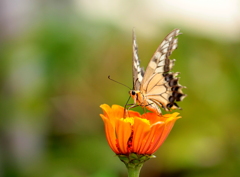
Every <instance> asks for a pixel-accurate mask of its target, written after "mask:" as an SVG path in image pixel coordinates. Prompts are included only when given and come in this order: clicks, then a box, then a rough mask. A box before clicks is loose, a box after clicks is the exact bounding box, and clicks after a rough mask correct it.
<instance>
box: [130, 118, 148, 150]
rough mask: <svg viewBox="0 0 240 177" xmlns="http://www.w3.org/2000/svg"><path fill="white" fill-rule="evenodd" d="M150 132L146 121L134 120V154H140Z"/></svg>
mask: <svg viewBox="0 0 240 177" xmlns="http://www.w3.org/2000/svg"><path fill="white" fill-rule="evenodd" d="M149 132H150V125H149V124H148V123H147V122H146V121H143V119H141V118H137V117H136V118H135V119H134V125H133V140H132V146H133V152H135V153H139V150H140V148H141V146H142V145H144V144H145V141H146V138H145V137H146V136H147V135H148V133H149Z"/></svg>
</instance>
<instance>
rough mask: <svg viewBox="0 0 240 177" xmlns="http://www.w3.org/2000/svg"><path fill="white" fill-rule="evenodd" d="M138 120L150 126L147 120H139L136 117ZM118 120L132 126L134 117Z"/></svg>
mask: <svg viewBox="0 0 240 177" xmlns="http://www.w3.org/2000/svg"><path fill="white" fill-rule="evenodd" d="M138 119H140V120H141V121H143V122H144V123H146V124H148V125H150V122H149V120H147V119H142V118H139V117H138ZM120 120H121V121H124V122H129V123H130V124H131V125H133V124H134V117H126V118H121V119H120Z"/></svg>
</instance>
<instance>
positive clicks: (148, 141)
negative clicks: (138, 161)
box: [139, 121, 164, 154]
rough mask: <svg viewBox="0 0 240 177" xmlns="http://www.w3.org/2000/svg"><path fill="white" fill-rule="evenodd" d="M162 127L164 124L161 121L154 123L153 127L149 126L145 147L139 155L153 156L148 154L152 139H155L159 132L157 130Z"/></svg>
mask: <svg viewBox="0 0 240 177" xmlns="http://www.w3.org/2000/svg"><path fill="white" fill-rule="evenodd" d="M162 126H164V122H161V121H159V122H157V123H155V125H153V126H151V130H150V133H149V134H148V136H147V137H146V143H145V146H143V147H142V148H141V149H140V151H139V152H140V154H153V152H149V149H151V148H152V146H153V142H154V139H155V138H156V136H158V135H159V134H158V133H159V132H158V131H157V130H158V129H159V128H160V127H162ZM159 136H160V135H159Z"/></svg>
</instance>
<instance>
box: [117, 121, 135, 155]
mask: <svg viewBox="0 0 240 177" xmlns="http://www.w3.org/2000/svg"><path fill="white" fill-rule="evenodd" d="M131 133H132V128H131V124H130V123H129V122H125V121H123V120H121V119H118V120H117V121H116V135H117V142H118V146H119V151H120V153H121V154H128V140H129V138H130V136H131Z"/></svg>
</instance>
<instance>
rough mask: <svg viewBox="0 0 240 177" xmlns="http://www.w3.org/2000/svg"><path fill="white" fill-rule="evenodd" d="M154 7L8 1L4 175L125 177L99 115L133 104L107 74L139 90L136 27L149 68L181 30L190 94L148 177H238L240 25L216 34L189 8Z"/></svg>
mask: <svg viewBox="0 0 240 177" xmlns="http://www.w3.org/2000/svg"><path fill="white" fill-rule="evenodd" d="M154 2H155V1H153V0H151V1H149V2H148V1H139V2H137V1H132V2H130V1H129V2H128V1H120V0H119V1H116V4H115V3H111V4H108V3H110V1H107V0H105V1H102V3H100V2H98V3H97V1H93V2H92V4H91V3H90V1H85V0H84V1H77V0H75V1H40V0H38V1H34V2H32V1H30V0H21V1H19V2H18V1H16V0H14V1H7V0H2V1H0V17H1V20H0V26H1V27H0V28H1V30H0V61H1V64H0V84H1V91H0V105H1V106H0V115H1V119H0V132H1V133H0V176H4V177H15V176H18V177H33V176H34V177H125V176H127V174H126V172H127V170H126V169H125V167H124V164H123V163H122V162H120V161H119V159H118V158H117V157H116V156H115V155H114V153H113V152H112V151H111V149H110V148H109V147H108V144H107V141H106V139H105V134H104V125H103V122H102V120H101V118H100V116H99V114H100V113H101V109H100V108H99V106H100V104H103V103H106V104H109V105H112V104H119V105H121V106H124V105H125V103H126V101H127V99H128V97H129V95H128V89H127V88H125V87H123V86H121V85H119V84H116V83H114V82H112V81H110V80H109V79H108V75H111V78H113V79H115V80H117V81H119V82H121V83H124V84H126V85H128V86H129V87H132V70H131V67H132V66H131V64H132V36H131V35H132V28H133V27H134V28H135V31H136V35H137V40H138V47H139V57H140V59H141V64H142V66H144V67H145V68H146V66H147V63H148V62H149V60H150V58H151V57H152V55H153V53H154V52H155V50H156V49H157V47H158V45H159V44H160V42H161V41H162V40H163V38H164V37H165V36H166V35H167V34H168V33H169V32H170V31H172V30H173V29H175V28H180V29H181V31H182V33H183V34H182V35H180V36H179V45H178V49H177V50H176V51H174V53H173V55H172V56H171V58H172V59H173V58H175V59H176V62H175V66H174V68H173V71H179V72H181V74H180V77H181V79H180V83H181V84H182V85H184V86H187V89H184V93H186V94H188V97H186V98H185V99H184V101H183V102H180V103H179V105H180V106H181V107H182V108H183V110H181V111H180V115H181V116H182V119H179V120H178V121H177V122H176V124H175V126H174V128H173V130H172V132H171V133H170V135H169V137H168V139H167V140H166V142H165V143H164V144H163V145H162V147H160V149H159V150H158V151H157V153H155V155H156V156H157V158H156V159H151V160H149V161H148V162H146V163H145V165H144V166H143V169H142V172H141V175H142V177H143V176H149V177H158V176H161V177H202V176H204V177H208V176H209V177H210V176H211V177H214V176H216V177H217V176H218V177H219V176H238V174H239V172H240V168H239V166H240V148H239V147H240V138H239V134H240V118H239V113H240V111H239V108H238V106H239V99H240V96H239V95H240V94H239V87H240V82H239V81H240V50H239V48H240V40H239V36H238V35H237V34H234V35H233V33H234V32H236V31H239V26H238V25H235V26H234V27H232V26H231V30H230V31H231V32H232V34H229V31H227V29H228V28H227V25H226V24H225V23H227V21H223V22H222V26H223V29H219V26H216V27H215V26H214V25H212V26H211V27H210V28H209V29H208V26H204V24H205V23H204V20H205V19H202V20H200V19H198V18H197V17H196V18H195V16H193V17H194V18H195V20H194V22H195V23H194V24H192V23H191V22H192V21H193V17H191V16H189V21H188V18H186V16H185V15H186V13H185V15H184V13H183V14H181V10H184V9H181V8H179V10H178V11H175V13H174V12H171V13H172V16H168V15H167V13H166V12H164V13H163V16H160V15H159V16H158V15H157V11H158V8H159V11H160V9H164V8H165V7H163V6H164V3H166V1H164V0H162V1H160V2H161V3H160V4H159V6H154V5H153V4H152V3H154ZM185 2H186V1H185ZM203 3H205V5H206V6H207V5H208V3H207V2H203ZM100 5H101V6H100ZM181 5H182V6H183V4H179V7H180V6H181ZM185 5H186V4H185ZM153 7H154V8H153ZM174 7H177V6H174ZM196 7H197V5H196ZM213 7H214V6H213ZM99 9H101V10H99ZM166 9H168V10H169V9H171V8H170V5H169V4H168V6H166ZM117 10H119V11H117ZM142 10H145V11H144V12H143V11H142ZM212 10H213V11H214V9H212ZM116 11H117V12H116ZM105 12H106V13H105ZM184 12H186V11H185V10H184ZM191 12H192V11H191ZM169 13H170V12H169ZM197 13H198V11H197ZM199 13H200V12H199ZM111 14H112V15H111ZM140 14H141V15H140ZM151 14H153V15H154V18H152V16H151ZM164 14H165V15H166V16H164ZM148 15H149V16H148ZM195 15H196V14H195ZM174 17H177V18H174ZM214 17H215V18H216V19H215V20H216V21H218V22H219V21H220V23H219V24H221V20H220V19H218V18H217V17H216V16H214ZM233 18H234V17H233ZM181 20H182V21H181ZM198 21H199V25H200V26H201V28H200V27H199V28H198V27H197V26H196V24H197V23H198ZM209 23H210V22H208V23H207V24H209ZM229 28H230V27H229ZM232 28H234V29H232ZM198 29H199V30H198ZM202 29H204V30H202ZM219 30H220V32H221V35H222V36H221V35H219V34H220V32H219ZM221 30H226V34H225V33H224V32H223V31H221ZM214 31H216V34H215V33H214ZM211 34H212V35H211ZM238 34H239V33H238ZM228 35H229V37H227V36H228ZM211 36H213V37H211ZM232 36H235V37H232ZM228 39H229V40H228ZM134 110H140V111H142V109H141V108H137V109H134Z"/></svg>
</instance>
